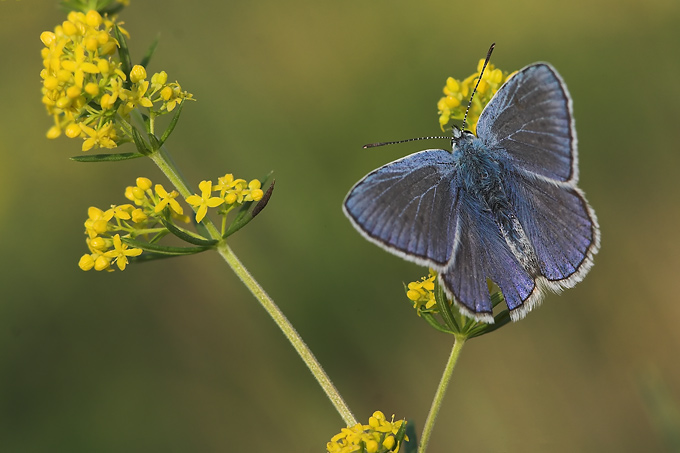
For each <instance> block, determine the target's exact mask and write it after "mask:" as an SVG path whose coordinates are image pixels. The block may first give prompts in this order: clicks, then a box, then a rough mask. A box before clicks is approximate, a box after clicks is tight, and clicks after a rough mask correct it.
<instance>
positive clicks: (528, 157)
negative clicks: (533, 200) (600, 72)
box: [477, 63, 578, 183]
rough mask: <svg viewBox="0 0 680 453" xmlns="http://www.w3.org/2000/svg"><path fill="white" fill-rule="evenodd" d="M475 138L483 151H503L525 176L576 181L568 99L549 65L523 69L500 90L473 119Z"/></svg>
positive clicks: (544, 64)
mask: <svg viewBox="0 0 680 453" xmlns="http://www.w3.org/2000/svg"><path fill="white" fill-rule="evenodd" d="M477 136H478V137H479V138H480V139H481V140H482V141H483V142H484V144H485V145H486V146H487V147H489V148H491V149H499V148H501V149H504V150H505V151H507V153H508V154H510V156H511V157H512V159H513V160H514V161H515V164H516V165H517V166H518V167H520V168H522V169H524V170H526V171H529V172H531V173H534V174H536V175H539V176H541V177H544V178H549V179H552V180H554V181H560V182H572V183H576V181H577V180H578V167H577V164H578V162H577V160H578V159H577V153H576V131H575V129H574V120H573V115H572V102H571V97H570V96H569V92H568V91H567V87H566V85H565V84H564V82H563V81H562V78H561V77H560V76H559V74H558V73H557V71H555V69H554V68H553V67H552V66H550V65H549V64H546V63H537V64H533V65H530V66H527V67H525V68H524V69H521V70H520V71H518V72H517V74H515V75H514V76H512V77H511V78H510V80H508V81H507V82H506V83H505V84H504V85H503V86H501V88H500V89H499V90H498V91H497V92H496V94H495V95H494V97H493V98H492V99H491V101H489V103H488V104H487V106H486V107H485V108H484V110H483V111H482V114H481V115H480V117H479V122H478V123H477Z"/></svg>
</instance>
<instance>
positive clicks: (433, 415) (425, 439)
mask: <svg viewBox="0 0 680 453" xmlns="http://www.w3.org/2000/svg"><path fill="white" fill-rule="evenodd" d="M454 335H455V334H454ZM455 338H456V339H455V340H454V342H453V348H452V349H451V355H450V356H449V361H448V362H447V363H446V368H445V369H444V374H442V378H441V380H440V381H439V387H437V393H435V395H434V399H433V400H432V406H431V407H430V413H429V414H427V420H425V426H424V427H423V434H422V436H421V438H420V446H419V447H418V453H425V451H426V450H427V444H428V443H429V442H430V436H431V435H432V429H433V428H434V424H435V422H436V421H437V414H439V409H440V408H441V406H442V402H443V401H444V395H445V394H446V389H447V388H448V386H449V381H450V380H451V375H452V374H453V369H454V367H455V366H456V362H457V361H458V357H459V356H460V351H461V350H462V349H463V344H465V340H467V337H465V336H463V335H455Z"/></svg>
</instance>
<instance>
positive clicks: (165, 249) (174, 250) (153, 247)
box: [121, 238, 210, 256]
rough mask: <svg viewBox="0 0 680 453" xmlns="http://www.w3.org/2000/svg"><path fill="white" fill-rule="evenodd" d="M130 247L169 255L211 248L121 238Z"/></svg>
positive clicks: (187, 253)
mask: <svg viewBox="0 0 680 453" xmlns="http://www.w3.org/2000/svg"><path fill="white" fill-rule="evenodd" d="M121 239H122V240H123V242H125V243H126V244H127V245H129V246H130V247H136V248H139V249H142V250H144V251H148V252H155V253H159V254H164V255H169V256H179V255H193V254H196V253H200V252H204V251H206V250H209V249H210V247H205V246H204V247H170V246H167V245H158V244H149V243H148V242H140V241H135V240H134V239H130V238H121Z"/></svg>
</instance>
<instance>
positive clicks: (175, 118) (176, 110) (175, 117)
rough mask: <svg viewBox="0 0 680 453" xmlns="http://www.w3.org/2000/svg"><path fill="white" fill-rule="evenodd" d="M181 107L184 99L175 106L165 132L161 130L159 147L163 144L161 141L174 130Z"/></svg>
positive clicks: (163, 141)
mask: <svg viewBox="0 0 680 453" xmlns="http://www.w3.org/2000/svg"><path fill="white" fill-rule="evenodd" d="M182 108H184V101H182V102H180V103H179V105H178V106H177V107H175V113H174V114H173V115H172V120H171V121H170V124H169V125H168V128H167V129H166V130H165V132H163V136H162V137H161V141H160V145H159V146H158V147H159V148H160V147H161V146H163V143H165V141H166V140H167V139H168V137H170V134H172V131H174V130H175V126H177V121H179V115H180V114H181V113H182Z"/></svg>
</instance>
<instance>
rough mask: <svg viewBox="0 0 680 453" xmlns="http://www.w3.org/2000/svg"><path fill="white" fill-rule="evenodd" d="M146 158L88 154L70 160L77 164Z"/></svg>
mask: <svg viewBox="0 0 680 453" xmlns="http://www.w3.org/2000/svg"><path fill="white" fill-rule="evenodd" d="M138 157H144V154H142V153H113V154H88V155H85V156H73V157H70V158H69V159H71V160H74V161H76V162H117V161H119V160H130V159H137V158H138Z"/></svg>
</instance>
